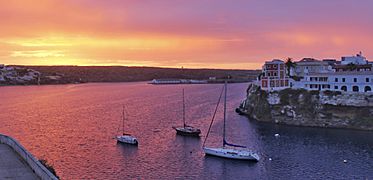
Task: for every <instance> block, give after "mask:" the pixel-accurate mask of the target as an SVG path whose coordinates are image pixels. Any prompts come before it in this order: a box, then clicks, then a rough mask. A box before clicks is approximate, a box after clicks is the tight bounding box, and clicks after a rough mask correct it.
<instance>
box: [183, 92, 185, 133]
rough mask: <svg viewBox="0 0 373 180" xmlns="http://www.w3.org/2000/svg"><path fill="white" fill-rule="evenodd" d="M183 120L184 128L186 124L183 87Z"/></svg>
mask: <svg viewBox="0 0 373 180" xmlns="http://www.w3.org/2000/svg"><path fill="white" fill-rule="evenodd" d="M183 122H184V128H185V127H186V124H185V97H184V89H183Z"/></svg>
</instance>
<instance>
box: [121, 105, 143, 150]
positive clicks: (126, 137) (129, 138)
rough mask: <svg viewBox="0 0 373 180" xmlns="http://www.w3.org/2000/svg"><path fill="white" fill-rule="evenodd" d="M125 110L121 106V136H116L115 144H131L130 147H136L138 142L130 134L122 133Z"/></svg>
mask: <svg viewBox="0 0 373 180" xmlns="http://www.w3.org/2000/svg"><path fill="white" fill-rule="evenodd" d="M124 111H125V108H124V106H123V112H122V135H119V136H116V137H115V138H116V139H117V142H120V143H126V144H132V145H138V144H139V142H138V141H137V139H136V138H135V137H134V136H132V135H131V134H128V133H125V132H124V120H125V112H124Z"/></svg>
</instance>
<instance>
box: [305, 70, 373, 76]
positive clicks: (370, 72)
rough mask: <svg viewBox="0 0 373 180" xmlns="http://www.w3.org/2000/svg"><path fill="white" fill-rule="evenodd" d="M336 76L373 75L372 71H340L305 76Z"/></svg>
mask: <svg viewBox="0 0 373 180" xmlns="http://www.w3.org/2000/svg"><path fill="white" fill-rule="evenodd" d="M323 75H325V76H338V75H373V71H342V72H328V73H309V74H308V75H305V76H323Z"/></svg>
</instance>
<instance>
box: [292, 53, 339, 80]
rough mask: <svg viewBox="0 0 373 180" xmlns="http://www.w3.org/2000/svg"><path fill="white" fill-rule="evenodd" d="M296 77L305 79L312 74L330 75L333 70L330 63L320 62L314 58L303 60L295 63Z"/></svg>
mask: <svg viewBox="0 0 373 180" xmlns="http://www.w3.org/2000/svg"><path fill="white" fill-rule="evenodd" d="M295 64H296V65H295V68H294V69H295V70H294V72H295V74H294V76H298V77H304V76H305V75H308V74H310V73H328V72H332V71H333V68H332V65H331V64H330V62H329V61H320V60H316V59H313V58H303V59H302V60H300V61H298V62H296V63H295Z"/></svg>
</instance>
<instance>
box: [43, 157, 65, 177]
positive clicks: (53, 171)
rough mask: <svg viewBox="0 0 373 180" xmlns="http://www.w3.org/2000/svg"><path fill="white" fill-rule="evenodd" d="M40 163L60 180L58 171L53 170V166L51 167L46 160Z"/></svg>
mask: <svg viewBox="0 0 373 180" xmlns="http://www.w3.org/2000/svg"><path fill="white" fill-rule="evenodd" d="M39 162H40V163H41V164H42V165H44V166H45V167H46V168H47V169H48V170H49V171H50V172H51V173H52V174H53V175H54V176H56V177H57V178H58V179H60V177H58V176H57V173H56V170H55V169H54V168H53V166H52V165H50V164H49V163H48V161H47V160H45V159H40V160H39Z"/></svg>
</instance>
